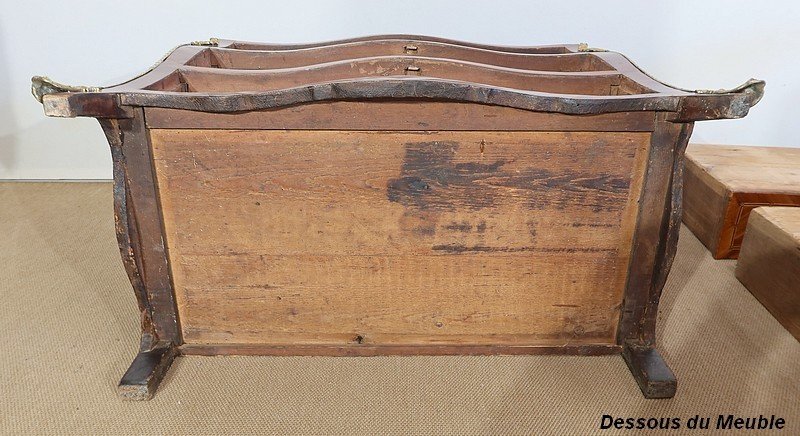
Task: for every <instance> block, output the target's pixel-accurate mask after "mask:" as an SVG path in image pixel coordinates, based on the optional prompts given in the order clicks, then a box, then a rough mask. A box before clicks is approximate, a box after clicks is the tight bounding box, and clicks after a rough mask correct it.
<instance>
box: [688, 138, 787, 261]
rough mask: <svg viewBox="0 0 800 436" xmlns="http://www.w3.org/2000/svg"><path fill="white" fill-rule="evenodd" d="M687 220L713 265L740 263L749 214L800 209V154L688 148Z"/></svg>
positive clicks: (755, 149) (778, 150) (773, 149)
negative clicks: (778, 208) (769, 209)
mask: <svg viewBox="0 0 800 436" xmlns="http://www.w3.org/2000/svg"><path fill="white" fill-rule="evenodd" d="M686 156H687V162H686V183H685V197H686V208H685V213H684V216H683V220H684V222H685V223H686V225H687V227H689V229H690V230H692V232H693V233H694V234H695V235H697V237H698V238H699V239H700V240H701V241H702V242H703V244H704V245H705V246H706V247H708V249H709V251H711V253H712V254H713V255H714V258H715V259H725V258H730V259H735V258H737V257H738V253H739V248H740V246H741V243H742V238H743V236H744V231H745V229H746V228H747V219H748V216H749V214H750V211H751V210H752V209H754V208H756V207H759V206H800V149H794V148H781V147H748V146H726V145H700V144H693V145H692V146H690V147H689V149H688V151H687V153H686Z"/></svg>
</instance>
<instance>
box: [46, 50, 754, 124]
mask: <svg viewBox="0 0 800 436" xmlns="http://www.w3.org/2000/svg"><path fill="white" fill-rule="evenodd" d="M404 36H405V35H404ZM380 38H385V36H376V37H366V38H364V39H353V40H352V41H350V40H348V41H350V42H354V41H359V40H360V41H375V40H380ZM420 38H422V37H420ZM429 40H436V41H449V40H445V39H443V38H429ZM450 42H457V41H450ZM234 43H236V42H235V41H227V40H210V41H207V42H198V43H192V44H187V45H183V46H179V47H177V48H176V49H174V50H173V51H172V52H170V53H169V54H168V55H167V56H165V57H164V59H163V60H162V61H161V62H160V63H159V64H157V65H156V66H154V67H153V68H152V69H150V70H149V71H147V72H146V73H144V74H141V75H139V76H137V77H135V78H133V79H131V80H129V81H127V82H125V83H123V84H120V85H115V86H111V87H105V88H99V87H98V88H92V87H70V86H66V85H61V84H58V83H56V82H54V81H52V80H50V79H47V78H44V77H40V76H36V77H34V78H33V80H32V86H31V90H32V93H33V94H34V96H35V97H36V98H37V100H39V101H40V102H42V103H43V104H45V99H44V96H45V95H53V94H61V93H63V94H67V95H62V96H59V97H52V98H50V99H48V100H49V103H50V104H49V106H48V104H45V112H46V114H48V115H51V116H67V117H72V116H93V117H97V116H103V113H106V115H105V116H106V117H117V116H119V114H120V113H123V114H126V115H127V113H128V112H127V111H126V110H124V109H122V108H118V107H117V108H112V109H109V110H105V109H103V108H109V107H110V106H112V105H113V104H118V105H131V106H151V107H165V108H175V109H190V110H199V111H205V112H236V111H246V110H259V109H268V108H276V107H280V106H287V105H292V104H302V103H306V102H310V101H321V100H340V99H350V100H352V99H375V98H381V99H387V98H388V99H409V98H418V99H438V100H446V101H462V102H473V103H481V104H491V105H500V106H509V107H515V108H519V109H526V110H532V111H544V112H556V113H564V114H575V115H582V114H599V113H609V112H623V111H669V112H675V113H676V114H675V116H674V118H673V119H672V120H673V121H676V122H691V121H700V120H707V119H725V118H741V117H743V116H745V115H746V114H747V112H748V111H749V109H750V107H751V106H753V105H755V104H756V103H757V102H758V101H759V100H760V99H761V96H762V95H763V90H764V82H763V81H756V80H751V81H748V82H747V83H745V84H744V85H742V86H739V87H737V88H734V89H731V90H719V91H713V92H711V91H698V92H691V91H686V90H681V89H678V88H673V87H670V86H668V85H665V84H663V83H661V82H659V81H657V80H655V79H653V78H652V77H650V76H649V75H647V74H646V73H644V72H643V71H641V70H640V69H639V68H638V67H636V66H635V65H634V64H633V63H632V62H630V61H629V60H628V59H627V58H626V57H625V56H623V55H621V54H619V53H614V52H596V53H592V54H593V55H597V56H598V57H599V58H600V59H602V60H603V61H604V62H606V63H608V64H609V65H611V66H612V67H613V68H614V69H615V70H616V71H618V72H619V73H620V74H622V75H624V76H626V77H628V78H629V79H631V80H633V81H634V82H637V83H639V84H641V85H642V86H643V87H644V88H648V89H651V90H653V91H654V93H653V94H633V95H610V96H596V95H569V94H550V93H543V92H537V91H524V90H517V89H509V88H501V87H497V86H491V85H486V84H480V83H473V82H461V81H457V80H447V79H433V78H425V77H408V78H402V77H389V78H385V77H366V78H361V79H351V80H342V81H334V82H329V83H315V84H311V85H308V86H304V87H299V88H287V89H281V90H277V91H270V92H235V93H226V94H206V93H194V92H167V91H146V90H144V89H145V88H147V87H148V86H149V85H151V84H153V83H156V82H158V81H159V80H162V79H165V78H166V77H168V76H170V75H172V74H175V73H176V71H177V70H178V69H179V68H180V67H182V66H185V65H187V64H188V63H190V62H191V61H192V60H193V59H195V58H197V57H198V56H201V55H203V53H205V52H206V51H207V50H208V49H209V47H211V46H223V47H224V46H226V44H227V45H229V44H234ZM265 46H269V45H265ZM471 46H480V47H490V46H485V45H481V44H471ZM282 47H286V46H282ZM563 47H570V49H571V50H572V49H573V48H574V49H575V50H573V51H576V50H579V48H578V47H577V46H574V45H564V46H563ZM580 50H582V51H584V52H585V51H587V49H585V48H580ZM588 50H590V51H591V50H596V49H588ZM452 62H457V61H452ZM91 94H96V95H95V96H94V97H90V96H87V95H91ZM103 94H106V95H108V94H113V95H115V96H116V95H118V96H119V97H118V98H117V97H114V99H116V100H115V101H116V102H117V103H112V102H111V99H110V98H108V97H103V96H102V95H103ZM90 100H91V101H92V102H94V104H92V105H89V106H87V105H86V101H90ZM56 102H58V104H55V103H56ZM98 102H102V104H98ZM86 107H90V108H91V110H85V109H86ZM104 110H105V112H104Z"/></svg>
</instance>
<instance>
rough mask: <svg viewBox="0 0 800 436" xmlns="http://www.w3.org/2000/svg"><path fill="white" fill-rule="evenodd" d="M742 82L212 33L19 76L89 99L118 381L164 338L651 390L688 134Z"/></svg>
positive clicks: (589, 55)
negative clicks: (117, 270) (127, 295)
mask: <svg viewBox="0 0 800 436" xmlns="http://www.w3.org/2000/svg"><path fill="white" fill-rule="evenodd" d="M763 88H764V82H762V81H755V80H751V81H748V82H747V83H746V84H744V85H742V86H740V87H738V88H735V89H731V90H720V91H686V90H682V89H677V88H673V87H670V86H667V85H664V84H662V83H660V82H658V81H656V80H654V79H653V78H651V77H649V76H647V75H646V74H645V73H643V72H642V71H641V70H639V69H638V68H637V67H636V66H635V65H633V64H632V63H631V62H630V61H629V60H628V59H627V58H625V57H624V56H623V55H621V54H618V53H614V52H609V51H604V50H598V49H591V48H588V47H586V46H585V45H584V44H581V45H557V46H541V47H497V46H488V45H478V44H471V43H462V42H456V41H450V40H445V39H440V38H430V37H422V36H409V35H391V36H376V37H368V38H359V39H351V40H346V41H337V42H331V43H324V44H307V45H271V44H258V43H249V42H237V41H225V40H211V41H206V42H198V43H193V44H187V45H183V46H180V47H178V48H177V49H175V50H173V51H172V52H171V53H170V54H169V55H168V56H167V57H165V58H164V59H163V61H162V62H161V63H159V64H158V65H157V66H155V67H154V68H153V69H151V70H150V71H148V72H147V73H145V74H143V75H141V76H139V77H136V78H135V79H133V80H130V81H129V82H126V83H123V84H121V85H117V86H111V87H106V88H88V87H71V86H64V85H59V84H57V83H55V82H52V81H50V80H49V79H46V78H42V77H35V78H34V79H33V92H34V95H36V97H37V98H38V99H39V100H40V101H41V102H42V103H43V105H44V110H45V113H46V114H47V115H50V116H58V117H76V116H87V117H95V118H97V119H98V120H99V121H100V124H101V126H102V127H103V130H104V131H105V134H106V136H107V138H108V142H109V144H110V145H111V153H112V156H113V161H114V210H115V216H116V228H117V238H118V242H119V246H120V251H121V253H122V260H123V264H124V266H125V269H126V271H127V273H128V276H129V277H130V280H131V283H132V285H133V289H134V291H135V293H136V297H137V299H138V303H139V310H140V311H141V324H142V340H141V347H140V351H139V354H138V356H137V357H136V358H135V359H134V361H133V363H132V365H131V367H130V369H129V370H128V372H127V373H126V374H125V375H124V376H123V378H122V381H121V382H120V393H121V395H122V396H123V397H125V398H132V399H144V398H149V397H150V396H151V395H152V394H153V391H154V390H155V389H156V387H157V385H158V382H159V380H160V379H161V377H163V375H164V373H165V372H166V370H167V369H168V368H169V366H170V364H171V362H172V360H173V359H174V357H175V356H176V355H179V354H200V355H219V354H250V355H337V356H339V355H340V356H373V355H387V354H398V355H410V354H438V355H442V354H581V355H599V354H622V355H623V357H624V359H625V361H626V362H627V364H628V366H629V367H630V369H631V371H632V372H633V375H634V377H635V379H636V381H637V382H638V384H639V386H640V388H641V389H642V392H643V393H644V395H645V396H646V397H648V398H664V397H671V396H673V395H674V393H675V389H676V381H675V377H674V375H673V374H672V372H671V371H670V370H669V368H668V367H667V366H666V365H665V363H664V361H663V360H662V359H661V357H660V355H659V353H658V352H657V351H656V349H655V348H654V345H655V337H654V331H655V321H656V315H657V309H658V302H659V297H660V294H661V290H662V288H663V286H664V282H665V280H666V277H667V273H668V272H669V269H670V265H671V263H672V259H673V255H674V254H675V247H676V243H677V238H678V230H679V223H680V217H681V173H682V168H683V164H682V156H683V151H684V148H685V147H686V144H687V141H688V140H689V135H690V134H691V131H692V126H693V123H694V122H695V121H701V120H713V119H723V118H739V117H743V116H745V115H746V114H747V112H748V110H749V109H750V107H751V106H753V105H754V104H756V103H757V102H758V100H759V99H760V98H761V95H762V93H763Z"/></svg>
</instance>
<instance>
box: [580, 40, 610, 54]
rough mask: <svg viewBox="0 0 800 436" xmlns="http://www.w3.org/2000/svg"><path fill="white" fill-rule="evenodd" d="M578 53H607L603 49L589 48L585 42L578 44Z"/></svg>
mask: <svg viewBox="0 0 800 436" xmlns="http://www.w3.org/2000/svg"><path fill="white" fill-rule="evenodd" d="M578 51H579V52H581V53H591V52H602V51H608V50H606V49H604V48H595V47H589V44H587V43H585V42H582V43H580V44H578Z"/></svg>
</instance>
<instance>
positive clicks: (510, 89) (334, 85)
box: [32, 35, 764, 399]
mask: <svg viewBox="0 0 800 436" xmlns="http://www.w3.org/2000/svg"><path fill="white" fill-rule="evenodd" d="M228 67H237V68H228ZM200 80H204V81H205V82H204V84H201V85H200V86H199V88H200V90H201V91H202V89H203V88H204V87H205V88H208V87H212V88H213V86H214V84H215V83H219V84H218V85H217V86H219V87H220V88H221V89H222V90H223V91H225V92H222V91H219V90H217V91H215V92H198V91H197V87H196V86H195V85H196V84H198V83H200ZM266 81H270V83H268V84H265V82H266ZM220 82H225V83H220ZM576 84H578V85H577V86H579V87H580V86H583V88H578V89H579V90H580V89H582V90H583V91H592V93H588V92H576V90H575V89H576ZM243 88H244V89H243ZM763 90H764V82H763V81H757V80H751V81H748V82H747V83H745V84H744V85H742V86H740V87H737V88H734V89H732V90H727V91H724V90H721V91H713V92H712V91H686V90H682V89H677V88H673V87H670V86H668V85H665V84H663V83H661V82H658V81H657V80H655V79H653V78H652V77H650V76H649V75H647V74H646V73H644V72H643V71H641V70H639V69H638V68H637V67H636V66H635V65H634V64H633V63H631V62H630V61H629V60H628V59H627V58H626V57H624V56H623V55H621V54H618V53H614V52H608V51H597V50H593V49H587V48H585V47H584V46H582V45H554V46H541V47H500V46H490V45H482V44H473V43H463V42H458V41H452V40H447V39H442V38H432V37H422V36H412V35H386V36H375V37H366V38H355V39H348V40H340V41H334V42H329V43H316V44H296V45H275V44H260V43H250V42H238V41H228V40H218V41H217V40H213V41H209V42H205V43H202V42H201V43H194V44H191V45H183V46H179V47H178V48H176V49H175V50H173V51H172V52H170V53H169V54H168V56H166V57H165V58H164V59H163V61H162V62H160V63H159V64H158V65H156V66H155V67H154V68H152V69H151V70H149V71H147V72H146V73H144V74H142V75H140V76H138V77H136V78H134V79H132V80H130V81H128V82H126V83H123V84H120V85H116V86H111V87H106V88H89V87H70V86H64V85H60V84H57V83H55V82H52V81H50V80H49V79H46V78H41V77H35V78H34V79H33V88H32V91H33V94H34V96H36V97H37V99H39V101H41V102H42V103H43V105H44V110H45V113H46V114H47V115H49V116H59V117H74V116H90V117H96V118H98V119H99V120H100V123H101V126H102V127H103V130H104V131H105V133H106V136H107V139H108V141H109V144H110V146H111V151H112V157H113V161H114V204H115V207H114V209H115V219H116V228H117V238H118V243H119V246H120V252H121V255H122V259H123V264H124V266H125V269H126V271H127V273H128V276H129V278H130V281H131V284H132V285H133V288H134V292H135V293H136V296H137V301H138V305H139V310H140V312H141V324H142V340H141V346H140V351H139V354H138V356H137V357H136V359H135V360H134V362H133V363H132V365H131V367H130V369H129V370H128V372H127V373H126V374H125V376H124V377H123V379H122V381H121V382H120V394H121V395H122V396H123V397H125V398H130V399H146V398H149V397H150V396H152V394H153V392H154V390H155V389H156V387H157V385H158V382H159V381H160V379H161V377H162V376H163V374H164V372H165V371H166V370H167V369H168V367H169V365H170V363H171V362H172V360H173V359H174V357H175V356H176V355H177V354H178V353H179V352H180V353H185V354H220V353H236V354H282V353H291V354H319V353H323V354H335V355H340V354H346V355H352V354H357V355H374V354H408V353H414V354H455V353H458V354H497V353H553V354H609V353H622V355H623V357H624V358H625V361H626V362H627V364H628V365H629V367H630V369H631V371H632V373H633V374H634V377H635V378H636V380H637V382H638V383H639V386H640V388H641V389H642V392H643V393H644V394H645V396H646V397H648V398H665V397H671V396H673V395H674V393H675V389H676V383H677V382H676V380H675V377H674V375H673V374H672V372H671V371H670V370H669V368H668V367H667V366H666V365H665V363H664V361H663V360H662V359H661V357H660V355H659V354H658V352H657V351H656V349H655V321H656V314H657V308H658V301H659V298H660V294H661V291H662V289H663V287H664V283H665V281H666V277H667V274H668V272H669V269H670V267H671V265H672V259H673V257H674V254H675V248H676V245H677V237H678V230H679V225H680V216H681V187H682V184H681V179H682V168H683V165H682V159H683V151H684V149H685V147H686V144H687V143H688V140H689V136H690V134H691V131H692V127H693V122H694V121H700V120H709V119H723V118H740V117H743V116H745V115H746V114H747V112H748V110H749V109H750V107H752V106H753V105H755V104H756V103H757V102H758V101H759V100H760V99H761V97H762V95H763ZM405 101H411V102H415V101H416V102H419V101H425V102H427V103H429V104H430V105H431V106H430V107H431V108H433V107H434V106H435V107H436V108H439V109H436V110H440V106H441V104H443V103H445V102H451V103H472V104H473V105H471V106H476V105H474V104H478V105H481V106H480V107H482V108H489V109H492V110H496V111H498V113H503V114H508V115H509V116H512V117H521V115H520V114H527V115H525V116H526V117H529V118H527V120H528V121H527V124H526V123H523V124H522V125H523V126H525V125H530V122H531V120H535V121H534V122H539V120H544V123H545V124H543V125H546V126H549V127H548V128H550V129H553V130H559V129H562V130H570V128H569V123H578V124H580V125H581V126H582V127H580V128H581V129H583V128H586V126H589V127H588V130H604V131H614V130H615V129H618V130H619V131H624V130H626V129H633V130H639V129H641V131H647V132H652V133H651V136H650V138H651V143H650V148H649V155H648V159H647V165H646V174H645V175H644V181H643V187H642V192H641V196H640V198H639V211H640V212H642V213H641V214H639V219H638V221H637V223H636V227H635V230H634V235H633V247H632V252H631V261H630V265H629V270H628V275H627V277H628V279H627V283H626V286H625V290H624V302H623V307H622V310H621V318H620V322H619V326H618V330H617V343H616V345H599V344H598V345H588V346H587V345H582V346H578V345H571V346H564V347H538V348H514V347H503V346H489V347H485V346H484V347H478V346H476V347H467V348H466V349H464V348H458V347H450V348H448V347H428V348H425V347H416V348H414V349H406V348H403V347H395V348H391V347H389V348H385V349H377V348H375V347H369V346H363V347H359V348H357V349H344V348H325V349H318V348H313V347H311V348H308V349H306V348H302V347H301V348H299V349H297V350H294V351H291V352H288V351H286V350H283V351H281V350H275V349H271V350H266V349H263V348H259V347H238V348H230V349H223V348H220V347H214V346H208V347H198V346H196V345H189V346H186V345H184V343H183V340H182V337H181V331H180V328H179V326H178V319H177V318H178V315H177V308H176V305H175V295H174V289H173V284H172V277H171V269H170V265H169V258H168V256H167V254H166V247H165V242H164V241H165V237H164V234H165V232H164V228H163V217H162V216H161V208H160V205H159V196H158V195H157V190H158V187H157V181H156V177H155V170H154V168H153V162H152V147H151V144H150V137H149V135H148V128H149V123H150V122H153V123H156V124H157V123H159V122H163V123H164V124H165V125H169V123H168V122H167V121H163V120H165V119H168V118H169V117H171V116H175V117H177V119H181V118H180V117H184V118H183V119H184V120H185V119H187V118H201V119H205V120H208V119H211V118H208V117H209V116H210V117H219V116H222V115H223V114H231V115H230V116H232V117H242V118H239V121H231V120H237V118H224V119H225V120H226V121H225V122H226V123H231V124H229V125H231V126H233V127H229V128H253V127H249V126H251V125H254V126H260V125H262V122H263V121H264V120H268V121H269V122H270V123H272V125H274V126H278V127H274V128H281V127H280V126H283V125H284V124H285V123H288V124H292V121H291V120H289V121H287V119H278V118H274V116H275V115H274V114H273V112H274V110H277V109H281V108H289V107H298V106H303V107H307V108H310V109H309V110H312V109H313V110H318V108H319V106H320V105H318V104H317V105H315V104H314V103H318V102H327V103H328V104H330V105H336V104H340V103H347V104H352V105H355V106H353V107H354V108H355V110H357V111H359V110H360V111H364V110H368V109H365V108H364V107H362V106H358V104H359V103H360V102H371V103H369V104H370V105H381V104H388V103H387V102H405ZM436 105H439V106H436ZM466 106H470V105H466ZM491 107H494V108H491ZM315 108H316V109H315ZM386 108H388V109H391V110H395V111H400V112H402V111H403V110H405V109H403V108H402V107H400V106H392V105H391V104H389V105H388V106H386ZM489 109H487V110H489ZM145 111H150V112H148V113H149V114H151V115H153V118H148V124H147V125H146V123H145ZM278 112H280V111H278ZM400 112H398V113H400ZM245 113H246V114H245ZM532 113H538V114H532ZM576 115H579V116H580V117H576ZM291 116H300V117H302V116H303V115H302V114H300V115H297V114H296V113H294V115H291ZM465 116H466V117H467V118H466V119H470V118H469V115H465ZM539 116H541V117H539ZM203 117H205V118H203ZM247 117H249V118H248V119H250V120H251V121H244V118H247ZM264 117H266V118H264ZM269 117H273V118H269ZM436 117H438V118H436V119H437V120H439V121H437V122H439V124H440V125H449V126H451V125H452V123H451V124H448V121H447V117H448V116H447V115H446V114H445V113H444V112H442V113H438V115H436ZM531 117H532V118H531ZM218 119H219V118H214V120H218ZM352 119H354V120H356V121H355V122H356V123H358V119H359V117H358V116H354V117H352ZM398 119H403V117H398ZM472 119H476V118H472ZM520 119H522V118H520ZM253 120H254V121H253ZM275 120H278V121H275ZM315 120H317V122H318V123H319V127H317V128H320V129H325V128H335V127H336V126H340V125H341V124H337V121H336V120H333V121H331V119H329V118H324V119H322V118H315ZM442 120H444V121H442ZM619 120H627V121H624V123H629V124H624V125H621V126H616V127H613V126H611V127H610V126H607V124H608V123H609V122H620V121H619ZM301 121H302V120H301ZM184 122H185V121H184ZM192 122H195V121H192ZM192 122H190V123H188V124H192ZM213 122H219V121H213ZM294 122H296V121H294ZM248 123H251V124H248ZM281 123H284V124H281ZM548 123H549V124H548ZM630 123H633V124H630ZM300 124H301V125H302V122H301V123H300ZM513 124H514V121H512V122H510V123H509V124H508V125H513ZM395 125H396V126H400V125H401V124H400V121H398V122H397V123H395ZM403 126H405V125H403ZM592 126H594V127H592ZM435 127H436V126H435V125H434V126H430V129H434V130H435ZM255 128H258V127H255ZM284 128H285V127H284ZM403 128H405V127H403ZM505 128H506V129H507V130H514V127H505ZM519 129H520V130H524V129H525V127H520V128H519ZM444 130H446V129H444Z"/></svg>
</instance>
